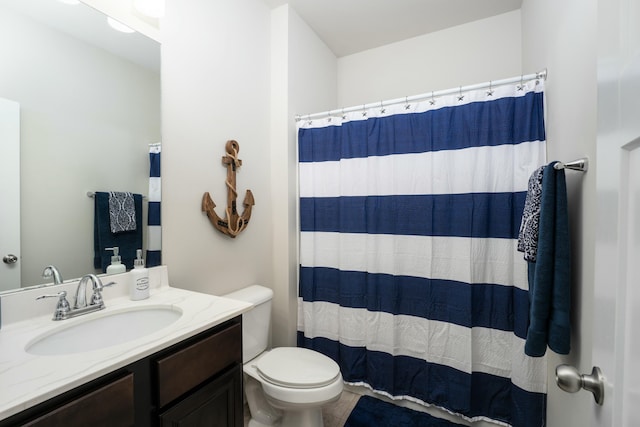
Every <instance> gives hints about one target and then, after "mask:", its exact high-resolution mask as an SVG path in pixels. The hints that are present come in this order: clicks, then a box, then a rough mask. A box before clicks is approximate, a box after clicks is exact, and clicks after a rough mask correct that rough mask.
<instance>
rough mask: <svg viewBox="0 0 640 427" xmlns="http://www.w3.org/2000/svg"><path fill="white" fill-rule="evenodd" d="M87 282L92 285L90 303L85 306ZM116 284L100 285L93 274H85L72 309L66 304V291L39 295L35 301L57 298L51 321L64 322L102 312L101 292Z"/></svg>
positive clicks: (100, 282) (97, 278)
mask: <svg viewBox="0 0 640 427" xmlns="http://www.w3.org/2000/svg"><path fill="white" fill-rule="evenodd" d="M87 282H91V283H92V289H93V295H92V296H91V302H90V303H89V304H87V290H86V288H87ZM115 284H116V282H109V283H107V284H106V285H103V284H102V280H100V278H99V277H98V276H96V275H95V274H86V275H84V276H82V278H81V279H80V282H78V287H77V288H76V298H75V303H74V304H73V309H72V308H71V306H70V305H69V303H68V302H67V299H66V296H67V292H66V291H61V292H58V293H57V294H53V295H41V296H39V297H38V298H36V299H42V298H58V304H57V305H56V310H55V312H54V314H53V320H64V319H69V318H71V317H76V316H80V315H81V314H86V313H91V312H94V311H98V310H102V309H103V308H104V307H105V306H104V300H103V299H102V294H101V292H102V290H103V289H104V288H105V287H107V286H112V285H115Z"/></svg>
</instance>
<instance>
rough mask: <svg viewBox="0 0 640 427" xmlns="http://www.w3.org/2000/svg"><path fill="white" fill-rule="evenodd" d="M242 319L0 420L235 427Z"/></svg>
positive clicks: (0, 426)
mask: <svg viewBox="0 0 640 427" xmlns="http://www.w3.org/2000/svg"><path fill="white" fill-rule="evenodd" d="M242 410H243V407H242V317H241V316H238V317H236V318H234V319H232V320H229V321H227V322H225V323H223V324H221V325H218V326H216V327H213V328H211V329H209V330H207V331H205V332H202V333H200V334H198V335H196V336H194V337H191V338H189V339H187V340H185V341H182V342H180V343H178V344H176V345H173V346H171V347H169V348H166V349H164V350H161V351H159V352H157V353H155V354H153V355H151V356H148V357H145V358H144V359H141V360H139V361H137V362H134V363H132V364H130V365H128V366H126V367H124V368H121V369H118V370H117V371H114V372H112V373H110V374H108V375H105V376H103V377H101V378H98V379H96V380H93V381H91V382H89V383H87V384H85V385H83V386H81V387H78V388H76V389H73V390H71V391H68V392H66V393H64V394H62V395H60V396H57V397H55V398H53V399H50V400H48V401H46V402H44V403H42V404H40V405H37V406H35V407H33V408H30V409H27V410H25V411H23V412H21V413H19V414H17V415H14V416H12V417H10V418H8V419H5V420H2V421H0V427H6V426H33V427H47V426H62V425H64V426H65V427H75V426H77V427H86V426H91V427H101V426H105V427H116V426H135V427H146V426H150V427H155V426H159V427H165V426H172V427H205V426H206V427H242V426H243V423H244V420H243V414H242Z"/></svg>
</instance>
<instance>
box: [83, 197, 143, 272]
mask: <svg viewBox="0 0 640 427" xmlns="http://www.w3.org/2000/svg"><path fill="white" fill-rule="evenodd" d="M133 202H134V206H135V211H136V214H135V217H136V223H137V224H142V195H140V194H133ZM94 203H95V211H94V222H93V250H94V255H93V266H94V268H96V269H101V270H102V271H103V272H106V270H107V266H108V265H109V264H110V263H111V255H112V253H111V252H109V251H106V250H105V248H112V247H114V246H117V247H118V248H120V256H121V257H122V263H123V264H124V265H125V266H126V267H127V268H128V269H131V268H133V260H134V259H135V258H136V250H137V249H141V248H142V227H136V230H134V231H123V232H121V233H112V232H111V226H110V220H111V218H110V213H109V193H105V192H96V194H95V200H94Z"/></svg>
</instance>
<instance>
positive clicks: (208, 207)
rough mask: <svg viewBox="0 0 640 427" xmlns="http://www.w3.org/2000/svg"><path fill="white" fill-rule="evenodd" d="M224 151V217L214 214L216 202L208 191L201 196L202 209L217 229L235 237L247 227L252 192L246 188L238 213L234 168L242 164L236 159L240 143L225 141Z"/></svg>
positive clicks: (252, 201) (252, 203)
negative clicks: (225, 199)
mask: <svg viewBox="0 0 640 427" xmlns="http://www.w3.org/2000/svg"><path fill="white" fill-rule="evenodd" d="M225 151H226V152H227V154H226V155H225V156H223V157H222V164H223V165H225V166H226V167H227V180H226V184H227V209H226V210H225V213H226V216H225V219H222V218H220V217H219V216H218V214H216V211H215V207H216V204H215V203H213V200H212V199H211V196H210V195H209V193H208V192H206V193H204V195H203V196H202V211H203V212H206V213H207V216H208V217H209V221H211V224H213V226H214V227H215V228H216V229H218V231H220V232H221V233H224V234H226V235H227V236H230V237H233V238H235V237H236V236H237V235H238V234H240V232H242V231H243V230H244V229H245V228H247V225H248V224H249V218H251V209H252V207H253V205H254V204H255V203H254V200H253V193H251V190H247V193H246V195H245V196H244V201H243V202H242V204H243V205H244V211H243V212H242V215H238V209H237V207H236V198H237V197H238V192H237V191H236V170H237V169H238V168H239V167H240V166H242V160H240V159H238V152H239V151H240V145H239V144H238V142H237V141H235V140H230V141H227V144H226V145H225Z"/></svg>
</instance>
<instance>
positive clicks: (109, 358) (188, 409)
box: [0, 267, 251, 427]
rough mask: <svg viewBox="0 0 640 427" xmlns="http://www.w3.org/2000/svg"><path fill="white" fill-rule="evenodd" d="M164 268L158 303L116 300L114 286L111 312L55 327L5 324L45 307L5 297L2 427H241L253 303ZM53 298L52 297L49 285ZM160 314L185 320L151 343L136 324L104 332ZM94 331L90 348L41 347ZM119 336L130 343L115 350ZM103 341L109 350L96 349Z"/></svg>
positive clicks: (0, 332)
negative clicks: (139, 316) (173, 278)
mask: <svg viewBox="0 0 640 427" xmlns="http://www.w3.org/2000/svg"><path fill="white" fill-rule="evenodd" d="M158 269H159V271H156V272H155V273H154V274H159V275H160V276H163V277H164V278H162V277H160V278H161V282H164V283H163V284H162V285H161V286H159V287H157V288H152V293H151V298H149V299H148V300H144V301H129V300H128V298H126V296H115V295H112V296H113V298H109V294H108V292H109V291H110V290H111V288H109V290H105V291H104V292H103V296H104V297H105V303H106V305H107V308H106V309H105V310H101V311H100V312H98V313H92V314H90V315H86V318H84V319H83V317H85V316H80V317H78V318H73V319H67V320H63V321H52V320H51V316H50V313H49V314H45V315H44V316H42V315H40V316H36V317H35V318H25V319H23V320H18V321H15V322H9V323H8V324H7V323H6V322H4V320H6V317H11V316H12V313H11V312H12V311H15V310H17V309H18V308H19V306H20V305H22V304H38V303H40V301H35V300H34V299H33V298H34V297H33V295H31V296H30V298H26V299H24V301H18V300H14V301H7V299H9V300H11V299H10V298H7V299H5V298H4V296H3V298H2V301H1V302H2V304H3V306H2V308H3V313H2V316H3V317H2V319H3V325H2V329H0V348H2V352H0V384H1V387H0V427H4V426H16V425H28V426H51V425H65V426H91V427H98V426H173V425H180V426H202V425H207V426H242V425H243V414H242V316H241V314H242V313H243V312H245V311H247V310H249V309H250V308H251V305H250V304H247V303H243V302H240V301H234V300H231V299H228V298H220V297H215V296H211V295H204V294H200V293H195V292H190V291H185V290H181V289H176V288H171V287H169V286H168V285H167V284H166V269H164V268H163V267H159V268H158ZM150 270H151V269H150ZM118 276H120V275H115V276H109V279H110V280H111V279H112V278H113V279H114V280H115V281H116V282H117V281H118V280H120V281H122V282H123V283H122V285H121V284H120V283H118V284H117V285H116V287H122V288H126V286H124V281H125V280H124V279H125V278H126V276H123V277H121V278H120V277H118ZM65 285H67V284H65ZM67 286H68V285H67ZM36 291H37V290H36ZM125 292H126V289H125ZM40 293H42V291H41V292H40ZM46 293H51V289H50V288H49V287H47V292H46ZM69 293H71V292H69ZM114 293H116V292H114ZM35 294H38V292H35ZM9 303H11V308H9V307H8V306H7V304H9ZM54 305H55V304H54ZM54 305H48V308H51V310H53V308H52V307H53V306H54ZM15 306H18V307H15ZM5 307H6V308H5ZM160 307H162V309H163V310H164V309H169V308H170V309H171V310H175V311H176V312H179V314H180V315H179V317H178V318H177V320H173V321H172V323H171V324H169V325H167V326H164V325H163V326H162V327H160V329H158V330H157V331H152V332H151V333H148V334H145V335H143V336H142V337H139V338H136V339H128V338H126V336H127V334H128V331H127V329H135V327H134V326H133V325H129V326H126V325H124V326H123V325H122V324H120V325H118V326H117V329H118V330H117V331H109V330H108V329H109V328H108V327H106V328H105V325H109V324H110V323H111V322H112V321H111V319H114V321H115V319H116V318H117V317H118V316H120V315H121V314H123V313H124V314H125V315H126V314H127V313H132V312H135V313H139V312H145V313H152V312H155V311H157V310H159V308H160ZM7 312H8V313H7ZM52 312H53V311H51V313H52ZM14 316H17V315H14ZM125 319H126V321H130V319H133V318H128V317H125ZM64 322H69V323H67V324H66V325H65V324H64ZM97 322H103V323H97ZM86 324H88V325H90V326H93V325H96V330H95V333H96V334H97V335H98V336H99V335H101V334H102V335H103V340H101V341H98V344H91V343H90V342H89V341H90V340H87V342H88V343H89V344H88V345H89V348H90V349H89V350H88V351H83V350H76V349H73V346H72V345H71V346H68V345H65V346H62V347H60V346H58V344H57V343H58V342H60V340H63V339H64V338H63V336H62V335H60V340H53V341H52V340H50V341H51V342H52V344H51V345H50V346H49V347H44V350H42V349H40V348H38V347H36V346H35V345H34V343H38V342H39V341H42V340H43V339H44V338H46V339H49V338H50V337H51V336H54V335H56V334H60V333H65V331H64V330H65V329H68V330H69V331H74V332H75V331H77V332H78V335H79V337H81V338H82V333H83V332H82V327H83V326H82V325H86ZM114 325H115V323H114ZM98 327H99V328H98ZM61 328H62V329H61ZM112 332H115V333H116V335H117V336H118V337H120V338H113V339H115V340H116V341H117V340H123V341H124V342H121V343H120V342H117V343H116V344H112V343H111V342H110V341H109V339H111V338H110V334H112ZM56 337H57V336H56ZM122 337H124V338H122ZM43 342H44V341H43ZM104 342H106V343H109V344H104V345H107V346H106V347H102V348H95V347H96V346H98V347H100V345H101V344H100V343H104ZM92 345H93V347H92ZM5 349H7V351H5ZM33 353H36V354H33Z"/></svg>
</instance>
